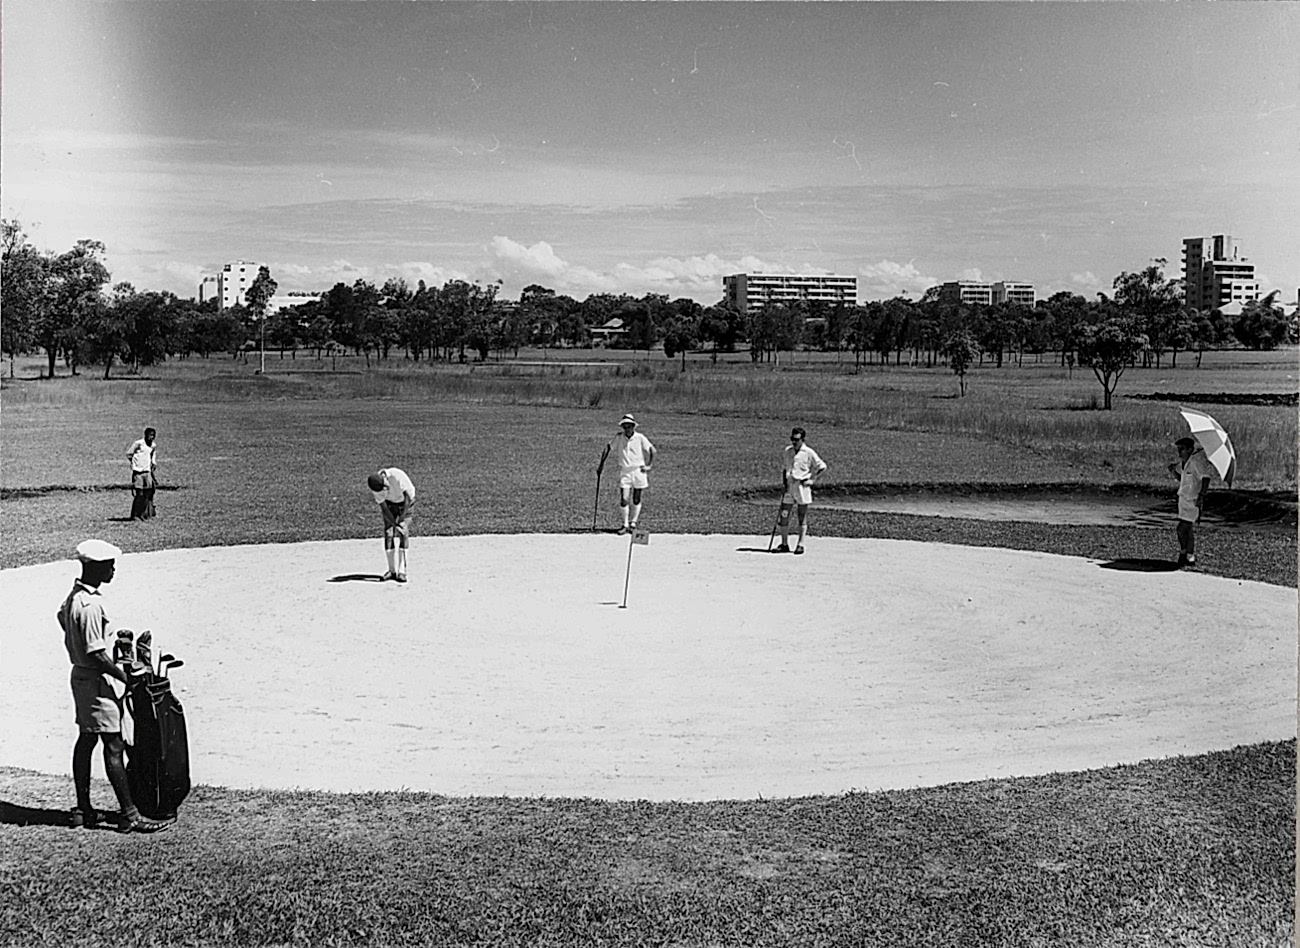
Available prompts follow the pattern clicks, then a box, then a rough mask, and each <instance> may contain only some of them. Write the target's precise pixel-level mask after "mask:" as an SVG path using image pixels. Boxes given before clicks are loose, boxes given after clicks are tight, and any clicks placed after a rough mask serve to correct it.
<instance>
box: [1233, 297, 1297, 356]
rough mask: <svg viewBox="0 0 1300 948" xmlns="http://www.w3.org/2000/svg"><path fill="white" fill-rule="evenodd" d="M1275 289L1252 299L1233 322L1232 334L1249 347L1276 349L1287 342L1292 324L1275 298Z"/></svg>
mask: <svg viewBox="0 0 1300 948" xmlns="http://www.w3.org/2000/svg"><path fill="white" fill-rule="evenodd" d="M1276 297H1277V291H1276V290H1274V291H1273V292H1272V293H1270V294H1268V296H1266V297H1264V298H1263V299H1259V300H1250V301H1249V302H1248V303H1246V304H1245V305H1244V306H1242V308H1241V315H1240V316H1238V317H1237V318H1236V319H1234V320H1233V322H1232V334H1233V335H1234V336H1236V337H1237V341H1238V342H1240V343H1241V344H1242V345H1243V346H1245V347H1246V348H1247V349H1255V350H1266V349H1276V348H1277V347H1278V346H1279V345H1281V344H1282V343H1284V342H1286V340H1287V336H1288V334H1289V332H1290V324H1289V323H1288V321H1287V318H1286V313H1285V312H1284V311H1283V309H1282V307H1281V306H1278V305H1276V304H1275V303H1274V302H1273V300H1274V299H1275V298H1276Z"/></svg>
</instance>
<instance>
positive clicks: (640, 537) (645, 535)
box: [632, 527, 650, 546]
mask: <svg viewBox="0 0 1300 948" xmlns="http://www.w3.org/2000/svg"><path fill="white" fill-rule="evenodd" d="M632 542H633V543H636V544H639V545H640V546H649V545H650V531H649V530H643V529H642V528H641V527H637V528H636V529H635V530H633V531H632Z"/></svg>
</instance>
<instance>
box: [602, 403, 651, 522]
mask: <svg viewBox="0 0 1300 948" xmlns="http://www.w3.org/2000/svg"><path fill="white" fill-rule="evenodd" d="M618 425H619V428H620V431H619V433H618V434H616V435H614V439H613V440H612V441H611V442H610V446H611V447H612V448H613V452H614V456H615V457H617V458H618V506H619V508H620V509H621V510H622V512H623V527H622V529H620V530H619V531H618V532H619V533H620V534H624V535H625V534H627V533H629V532H631V531H632V530H635V529H636V525H637V522H638V521H639V520H640V519H641V497H642V491H644V490H645V489H646V488H647V487H649V486H650V479H649V477H648V476H647V475H648V474H649V473H650V469H651V468H652V467H653V466H654V462H655V446H654V445H653V444H651V443H650V439H649V438H647V437H646V436H645V435H643V434H641V432H639V431H637V430H636V427H637V425H636V419H635V418H633V417H632V416H631V415H630V414H628V415H624V416H623V418H622V420H620V421H619V423H618Z"/></svg>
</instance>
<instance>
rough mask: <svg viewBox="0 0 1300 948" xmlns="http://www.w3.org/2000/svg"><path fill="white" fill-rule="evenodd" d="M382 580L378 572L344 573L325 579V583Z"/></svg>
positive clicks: (380, 581) (375, 581) (377, 581)
mask: <svg viewBox="0 0 1300 948" xmlns="http://www.w3.org/2000/svg"><path fill="white" fill-rule="evenodd" d="M383 581H384V577H383V576H381V575H379V574H378V573H344V574H343V575H341V576H331V577H330V578H329V579H327V580H325V582H327V583H382V582H383Z"/></svg>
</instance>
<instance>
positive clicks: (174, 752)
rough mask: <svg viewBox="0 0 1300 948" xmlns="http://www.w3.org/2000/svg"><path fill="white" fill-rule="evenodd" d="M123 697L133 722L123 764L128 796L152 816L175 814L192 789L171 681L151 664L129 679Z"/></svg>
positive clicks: (160, 817) (179, 711) (182, 723)
mask: <svg viewBox="0 0 1300 948" xmlns="http://www.w3.org/2000/svg"><path fill="white" fill-rule="evenodd" d="M126 700H127V707H128V708H129V709H130V711H131V716H132V718H134V723H135V735H134V737H133V739H132V742H131V744H130V746H128V747H127V764H126V779H127V783H128V784H129V785H130V788H131V799H132V800H133V801H134V802H135V805H136V807H137V808H139V810H140V812H141V813H143V814H144V815H145V816H147V817H149V818H150V819H154V820H171V819H175V818H176V808H177V807H178V806H180V805H181V801H183V800H184V799H185V796H186V795H187V794H188V793H189V792H190V743H189V735H188V733H187V732H186V730H185V710H184V709H183V708H182V707H181V703H180V701H179V700H177V698H176V696H175V695H174V694H172V683H171V682H170V681H169V680H168V679H166V678H164V677H163V676H161V675H155V674H154V673H153V671H152V670H149V671H146V672H145V673H144V674H143V675H140V676H138V677H137V678H135V679H134V680H133V682H132V684H131V686H130V687H129V688H128V689H127V693H126Z"/></svg>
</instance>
